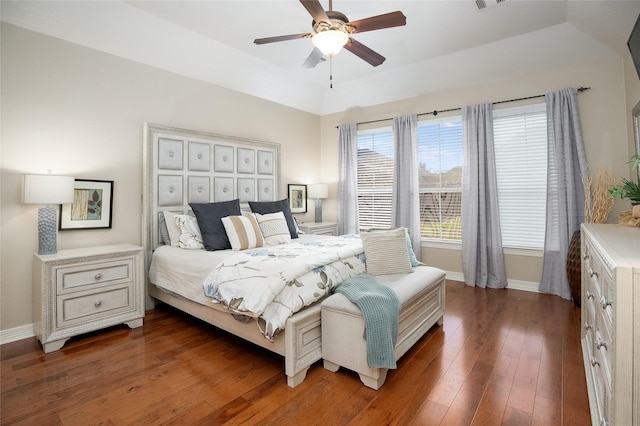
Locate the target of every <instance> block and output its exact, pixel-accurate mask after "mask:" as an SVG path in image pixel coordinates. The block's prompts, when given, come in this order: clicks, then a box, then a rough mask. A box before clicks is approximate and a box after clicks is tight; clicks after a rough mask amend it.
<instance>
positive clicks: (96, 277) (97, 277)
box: [93, 273, 102, 281]
mask: <svg viewBox="0 0 640 426" xmlns="http://www.w3.org/2000/svg"><path fill="white" fill-rule="evenodd" d="M93 278H94V279H95V280H96V281H98V280H100V279H101V278H102V274H101V273H97V274H96V276H95V277H93Z"/></svg>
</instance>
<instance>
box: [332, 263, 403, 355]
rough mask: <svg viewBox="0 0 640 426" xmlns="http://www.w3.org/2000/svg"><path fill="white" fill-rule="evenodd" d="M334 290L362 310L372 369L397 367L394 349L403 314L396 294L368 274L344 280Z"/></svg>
mask: <svg viewBox="0 0 640 426" xmlns="http://www.w3.org/2000/svg"><path fill="white" fill-rule="evenodd" d="M334 291H335V292H336V293H342V294H344V295H345V296H346V297H347V299H349V300H350V301H351V302H352V303H355V304H356V305H358V307H359V308H360V310H361V311H362V317H363V318H364V324H365V327H364V334H365V336H364V337H365V339H366V341H367V364H368V365H369V368H396V356H395V353H394V348H395V346H396V341H397V340H398V315H399V314H400V300H399V299H398V296H397V295H396V293H395V292H394V291H393V290H391V288H389V287H387V286H386V285H384V284H382V283H381V282H380V281H378V280H377V279H376V278H374V277H372V276H371V275H366V274H360V275H356V276H355V277H351V278H349V279H348V280H346V281H343V282H342V284H340V285H338V286H337V287H336V288H335V290H334Z"/></svg>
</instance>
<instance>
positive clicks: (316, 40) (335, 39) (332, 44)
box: [311, 30, 349, 58]
mask: <svg viewBox="0 0 640 426" xmlns="http://www.w3.org/2000/svg"><path fill="white" fill-rule="evenodd" d="M348 41H349V35H348V34H346V33H345V32H343V31H339V30H327V31H321V32H319V33H316V34H314V35H313V37H311V42H312V43H313V45H314V46H315V47H317V48H318V49H319V50H320V51H321V52H322V54H323V55H325V56H328V57H329V58H331V57H332V56H335V55H337V54H338V53H339V52H340V50H341V49H342V47H343V46H344V45H345V44H347V42H348Z"/></svg>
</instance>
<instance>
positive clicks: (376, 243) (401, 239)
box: [360, 228, 413, 275]
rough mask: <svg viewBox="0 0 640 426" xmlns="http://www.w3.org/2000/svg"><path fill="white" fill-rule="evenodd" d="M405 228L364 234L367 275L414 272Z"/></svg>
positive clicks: (361, 234)
mask: <svg viewBox="0 0 640 426" xmlns="http://www.w3.org/2000/svg"><path fill="white" fill-rule="evenodd" d="M405 232H406V231H405V230H404V228H397V229H392V230H389V231H383V232H380V231H377V232H362V233H360V237H361V238H362V246H363V247H364V256H365V258H366V263H367V274H369V275H386V274H406V273H409V272H413V268H412V267H411V261H410V260H409V252H408V250H407V237H406V234H405Z"/></svg>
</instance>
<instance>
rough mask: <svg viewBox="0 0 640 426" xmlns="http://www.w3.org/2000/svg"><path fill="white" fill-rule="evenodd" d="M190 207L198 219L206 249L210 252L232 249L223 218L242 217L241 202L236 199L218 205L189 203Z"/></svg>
mask: <svg viewBox="0 0 640 426" xmlns="http://www.w3.org/2000/svg"><path fill="white" fill-rule="evenodd" d="M189 205H190V206H191V209H192V210H193V212H194V213H195V215H196V218H197V219H198V227H199V228H200V232H201V233H202V241H203V243H204V248H205V249H207V250H209V251H213V250H225V249H230V248H231V243H230V242H229V238H228V237H227V231H226V230H225V229H224V225H223V224H222V218H223V217H227V216H239V215H241V214H242V212H241V211H240V200H239V199H237V198H236V199H235V200H231V201H221V202H218V203H189Z"/></svg>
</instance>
